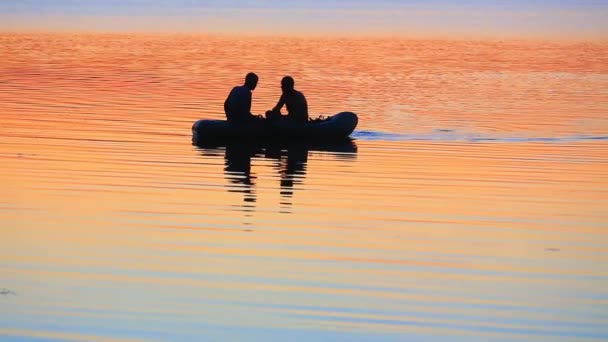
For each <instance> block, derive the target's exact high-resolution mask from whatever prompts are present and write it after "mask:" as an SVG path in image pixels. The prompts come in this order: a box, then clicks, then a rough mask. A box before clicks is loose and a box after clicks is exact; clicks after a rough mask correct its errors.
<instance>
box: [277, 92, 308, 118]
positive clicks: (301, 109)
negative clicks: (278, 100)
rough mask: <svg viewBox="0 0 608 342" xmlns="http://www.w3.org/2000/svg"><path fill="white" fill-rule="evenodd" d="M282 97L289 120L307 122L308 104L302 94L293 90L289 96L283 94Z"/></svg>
mask: <svg viewBox="0 0 608 342" xmlns="http://www.w3.org/2000/svg"><path fill="white" fill-rule="evenodd" d="M283 97H284V101H285V106H286V107H287V117H288V118H289V119H292V120H295V121H299V122H306V121H308V103H307V102H306V97H305V96H304V94H302V93H301V92H299V91H297V90H293V91H292V92H290V93H289V94H284V95H283Z"/></svg>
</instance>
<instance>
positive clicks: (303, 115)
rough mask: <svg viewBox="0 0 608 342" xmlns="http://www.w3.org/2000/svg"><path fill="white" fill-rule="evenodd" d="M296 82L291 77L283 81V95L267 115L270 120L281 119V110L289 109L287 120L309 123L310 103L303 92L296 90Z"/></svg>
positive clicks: (286, 77) (284, 78)
mask: <svg viewBox="0 0 608 342" xmlns="http://www.w3.org/2000/svg"><path fill="white" fill-rule="evenodd" d="M294 83H295V82H294V80H293V78H292V77H291V76H285V77H283V79H282V80H281V90H282V91H283V94H282V95H281V98H280V99H279V102H278V103H277V105H276V106H274V108H273V109H272V111H270V113H267V114H268V116H269V117H270V118H277V117H279V118H280V117H281V108H282V107H283V106H286V107H287V118H288V119H289V120H291V121H293V122H298V123H306V122H307V121H308V103H307V102H306V97H304V94H302V93H301V92H299V91H297V90H295V88H294Z"/></svg>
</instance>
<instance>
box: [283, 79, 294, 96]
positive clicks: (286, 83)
mask: <svg viewBox="0 0 608 342" xmlns="http://www.w3.org/2000/svg"><path fill="white" fill-rule="evenodd" d="M294 83H295V82H294V80H293V77H291V76H285V77H283V79H282V80H281V90H283V92H284V93H288V92H291V91H293V89H294Z"/></svg>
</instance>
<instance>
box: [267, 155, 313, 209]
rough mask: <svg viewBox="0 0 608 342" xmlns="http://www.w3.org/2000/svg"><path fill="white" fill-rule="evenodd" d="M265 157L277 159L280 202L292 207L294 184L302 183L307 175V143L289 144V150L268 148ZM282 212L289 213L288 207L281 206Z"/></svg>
mask: <svg viewBox="0 0 608 342" xmlns="http://www.w3.org/2000/svg"><path fill="white" fill-rule="evenodd" d="M265 157H266V158H272V159H277V161H278V162H277V164H276V165H277V169H278V171H279V183H280V194H281V202H280V204H281V205H282V206H287V207H291V205H292V204H293V203H292V201H291V198H292V197H293V193H294V190H293V189H294V185H298V184H301V183H302V180H303V179H304V176H305V175H306V163H307V161H308V148H307V147H306V146H305V145H293V146H289V147H288V148H287V150H281V149H280V148H277V149H273V148H268V149H266V154H265ZM280 212H283V213H287V212H288V211H287V210H286V208H281V210H280Z"/></svg>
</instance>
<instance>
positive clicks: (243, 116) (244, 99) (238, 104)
mask: <svg viewBox="0 0 608 342" xmlns="http://www.w3.org/2000/svg"><path fill="white" fill-rule="evenodd" d="M257 85H258V75H256V74H254V73H253V72H250V73H248V74H247V76H245V83H244V84H243V85H242V86H236V87H234V88H232V90H231V91H230V94H228V97H227V98H226V101H224V112H225V113H226V119H228V122H232V123H237V124H243V123H247V122H251V121H253V120H255V119H257V117H256V116H255V115H253V114H251V92H252V91H253V90H254V89H255V87H256V86H257Z"/></svg>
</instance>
